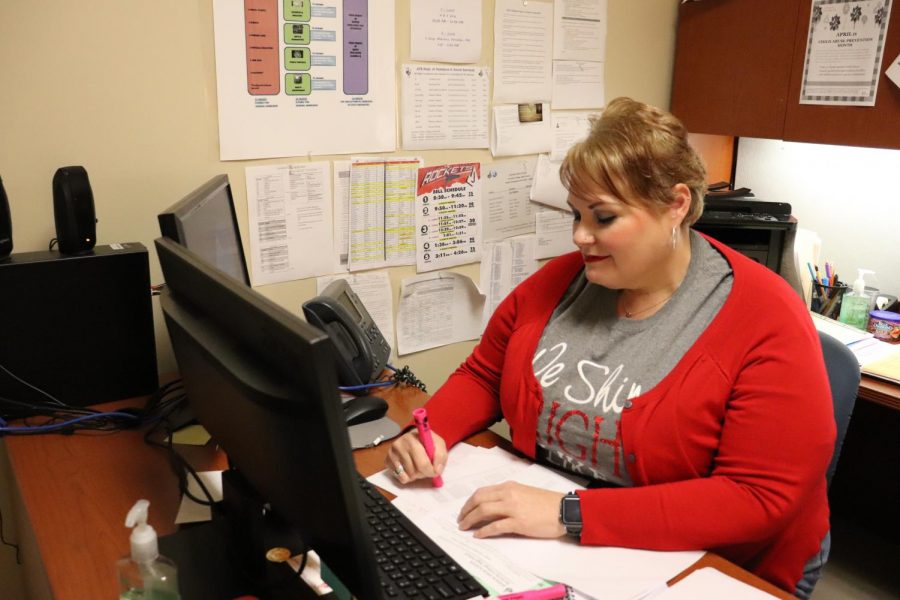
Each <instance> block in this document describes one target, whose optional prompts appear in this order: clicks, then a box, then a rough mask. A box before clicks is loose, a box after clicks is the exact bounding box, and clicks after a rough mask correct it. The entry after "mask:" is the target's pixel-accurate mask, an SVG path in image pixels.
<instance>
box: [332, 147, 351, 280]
mask: <svg viewBox="0 0 900 600" xmlns="http://www.w3.org/2000/svg"><path fill="white" fill-rule="evenodd" d="M332 165H333V168H332V190H333V193H334V214H333V217H332V219H333V221H334V227H333V231H334V233H333V236H334V272H335V273H341V272H344V271H347V269H348V268H349V260H350V161H349V160H336V161H334V163H332Z"/></svg>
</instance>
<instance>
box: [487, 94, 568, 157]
mask: <svg viewBox="0 0 900 600" xmlns="http://www.w3.org/2000/svg"><path fill="white" fill-rule="evenodd" d="M552 144H553V131H552V126H551V125H550V105H549V104H503V105H499V106H494V126H493V127H492V128H491V154H493V155H494V156H519V155H522V154H538V153H540V152H550V148H551V146H552Z"/></svg>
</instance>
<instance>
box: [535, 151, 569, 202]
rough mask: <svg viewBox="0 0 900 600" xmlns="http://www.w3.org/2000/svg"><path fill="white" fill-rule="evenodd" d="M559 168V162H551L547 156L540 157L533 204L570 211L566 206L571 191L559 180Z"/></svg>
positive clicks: (536, 172)
mask: <svg viewBox="0 0 900 600" xmlns="http://www.w3.org/2000/svg"><path fill="white" fill-rule="evenodd" d="M559 166H560V163H559V162H556V161H552V160H550V157H549V156H548V155H546V154H541V155H540V156H538V162H537V166H536V167H535V169H534V183H533V184H532V185H531V195H530V198H531V201H532V202H540V203H541V204H546V205H547V206H552V207H553V208H558V209H560V210H569V205H568V204H566V200H567V199H568V198H569V191H568V190H567V189H566V188H565V186H564V185H563V184H562V182H561V181H560V180H559Z"/></svg>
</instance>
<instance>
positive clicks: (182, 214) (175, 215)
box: [158, 175, 250, 285]
mask: <svg viewBox="0 0 900 600" xmlns="http://www.w3.org/2000/svg"><path fill="white" fill-rule="evenodd" d="M158 219H159V229H160V233H162V235H163V236H165V237H167V238H169V239H172V240H175V241H176V242H178V243H179V244H181V245H182V246H185V247H187V248H189V249H190V250H191V251H192V252H194V253H195V254H197V255H199V256H200V257H202V258H203V259H204V260H206V261H208V262H209V263H210V264H212V265H214V266H215V267H216V268H218V269H219V270H221V271H223V272H225V273H227V274H228V275H230V276H231V277H234V278H235V279H237V280H238V281H240V282H242V283H244V285H250V275H249V273H248V271H247V263H246V260H245V259H244V247H243V245H242V244H241V231H240V229H239V228H238V223H237V216H236V214H235V211H234V199H233V198H232V196H231V185H230V184H229V183H228V176H227V175H216V176H215V177H213V178H212V179H210V180H209V181H207V182H206V183H204V184H203V185H202V186H200V187H199V188H197V189H196V190H194V191H193V192H191V193H190V194H188V195H187V196H185V197H184V198H183V199H182V200H180V201H178V203H176V204H174V205H172V206H170V207H169V208H168V209H166V210H165V211H163V212H162V213H160V214H159V216H158Z"/></svg>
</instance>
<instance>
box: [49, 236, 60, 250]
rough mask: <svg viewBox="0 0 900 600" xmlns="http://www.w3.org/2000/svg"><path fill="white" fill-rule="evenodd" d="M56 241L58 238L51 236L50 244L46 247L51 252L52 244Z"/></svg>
mask: <svg viewBox="0 0 900 600" xmlns="http://www.w3.org/2000/svg"><path fill="white" fill-rule="evenodd" d="M57 242H58V240H57V239H56V238H51V239H50V245H49V246H48V247H47V250H48V251H51V252H52V251H53V246H55V245H56V244H57Z"/></svg>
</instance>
